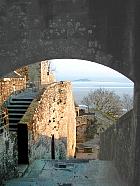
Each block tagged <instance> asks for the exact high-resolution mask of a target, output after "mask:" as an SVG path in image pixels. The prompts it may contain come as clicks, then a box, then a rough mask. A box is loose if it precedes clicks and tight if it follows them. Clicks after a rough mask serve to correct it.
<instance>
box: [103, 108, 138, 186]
mask: <svg viewBox="0 0 140 186" xmlns="http://www.w3.org/2000/svg"><path fill="white" fill-rule="evenodd" d="M135 137H136V126H135V125H134V115H133V111H129V112H128V113H127V114H125V115H124V116H123V117H122V118H120V119H119V120H118V122H117V123H116V124H114V125H112V127H110V128H108V129H107V130H106V131H105V132H104V133H102V134H101V137H100V145H101V146H100V159H103V160H111V161H114V164H115V166H116V167H117V169H118V172H119V174H120V176H121V177H122V178H123V180H125V181H127V183H128V185H130V186H131V185H133V183H132V182H133V178H134V159H135Z"/></svg>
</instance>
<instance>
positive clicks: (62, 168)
mask: <svg viewBox="0 0 140 186" xmlns="http://www.w3.org/2000/svg"><path fill="white" fill-rule="evenodd" d="M6 186H126V185H124V184H123V183H122V182H121V181H120V179H119V176H118V173H117V171H116V169H115V168H114V167H113V165H112V163H111V162H109V161H99V160H89V161H88V160H86V161H85V160H83V161H82V160H79V161H78V160H75V161H63V162H62V161H47V160H36V161H35V162H34V163H33V164H32V165H31V166H30V167H29V168H28V170H27V172H26V173H25V175H24V176H23V177H22V178H18V179H14V180H11V181H9V182H7V183H6Z"/></svg>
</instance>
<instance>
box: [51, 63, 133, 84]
mask: <svg viewBox="0 0 140 186" xmlns="http://www.w3.org/2000/svg"><path fill="white" fill-rule="evenodd" d="M50 62H51V66H52V69H54V73H55V76H56V79H57V80H59V81H60V80H69V81H73V80H78V79H89V80H93V81H120V82H122V81H123V82H130V83H131V81H130V80H129V79H128V78H126V77H125V76H124V75H122V74H121V73H119V72H117V71H115V70H113V69H111V68H109V67H106V66H104V65H100V64H98V63H94V62H90V61H85V60H77V59H55V60H50Z"/></svg>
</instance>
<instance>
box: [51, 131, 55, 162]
mask: <svg viewBox="0 0 140 186" xmlns="http://www.w3.org/2000/svg"><path fill="white" fill-rule="evenodd" d="M51 157H52V159H53V160H54V159H55V142H54V134H53V135H52V140H51Z"/></svg>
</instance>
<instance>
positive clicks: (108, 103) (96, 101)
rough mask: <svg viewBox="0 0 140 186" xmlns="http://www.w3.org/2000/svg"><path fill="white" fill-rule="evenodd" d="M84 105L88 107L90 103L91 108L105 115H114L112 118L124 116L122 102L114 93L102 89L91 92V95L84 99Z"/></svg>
mask: <svg viewBox="0 0 140 186" xmlns="http://www.w3.org/2000/svg"><path fill="white" fill-rule="evenodd" d="M82 103H83V104H86V105H87V103H88V105H89V106H90V107H92V108H95V109H96V110H100V111H102V112H104V113H108V114H112V116H116V115H118V116H120V115H121V114H122V108H123V107H122V101H121V99H120V97H119V96H118V95H117V94H115V93H114V92H113V91H109V90H105V89H101V88H100V89H96V90H95V91H90V92H89V94H88V95H87V96H86V97H84V98H83V100H82Z"/></svg>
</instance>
